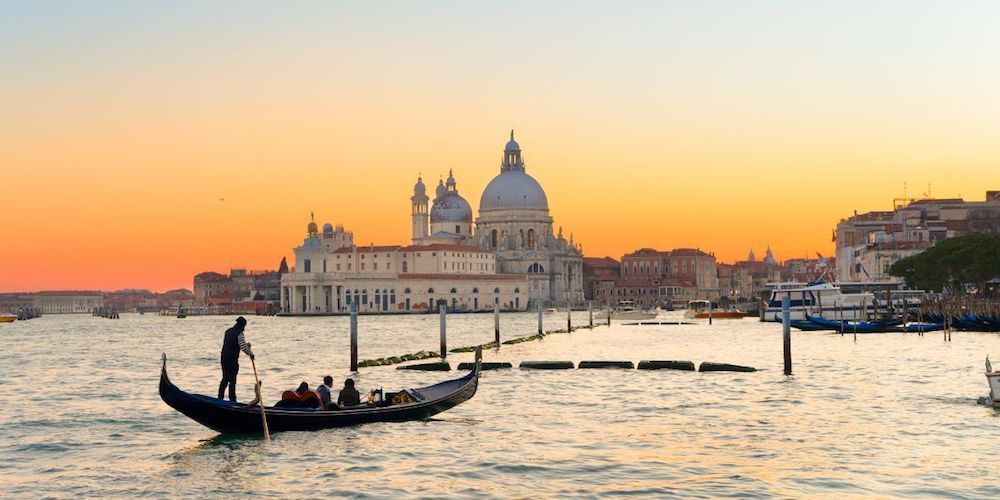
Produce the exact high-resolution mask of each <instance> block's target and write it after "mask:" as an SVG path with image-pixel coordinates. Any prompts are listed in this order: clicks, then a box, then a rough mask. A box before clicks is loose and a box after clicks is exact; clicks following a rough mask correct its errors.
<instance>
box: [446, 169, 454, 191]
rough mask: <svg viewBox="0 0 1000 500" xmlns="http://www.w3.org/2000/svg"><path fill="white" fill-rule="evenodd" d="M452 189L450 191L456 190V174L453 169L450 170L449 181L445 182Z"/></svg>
mask: <svg viewBox="0 0 1000 500" xmlns="http://www.w3.org/2000/svg"><path fill="white" fill-rule="evenodd" d="M445 185H446V186H448V187H449V188H450V189H449V191H454V189H455V174H454V173H452V171H451V170H448V182H446V183H445Z"/></svg>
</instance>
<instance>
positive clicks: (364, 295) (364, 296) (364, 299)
mask: <svg viewBox="0 0 1000 500" xmlns="http://www.w3.org/2000/svg"><path fill="white" fill-rule="evenodd" d="M361 304H362V305H366V304H368V289H367V288H365V289H364V290H361Z"/></svg>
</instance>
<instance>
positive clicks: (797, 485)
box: [0, 313, 1000, 497]
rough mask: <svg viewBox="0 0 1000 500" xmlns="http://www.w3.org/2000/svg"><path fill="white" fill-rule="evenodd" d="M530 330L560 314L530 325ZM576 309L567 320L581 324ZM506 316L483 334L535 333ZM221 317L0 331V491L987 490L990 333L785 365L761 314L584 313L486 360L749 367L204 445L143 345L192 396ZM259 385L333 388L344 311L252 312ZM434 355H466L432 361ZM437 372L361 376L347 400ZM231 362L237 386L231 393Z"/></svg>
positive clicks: (364, 349)
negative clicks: (638, 321)
mask: <svg viewBox="0 0 1000 500" xmlns="http://www.w3.org/2000/svg"><path fill="white" fill-rule="evenodd" d="M546 320H548V321H549V322H550V323H551V324H547V325H546V328H548V329H556V328H561V327H563V326H564V321H565V317H563V316H562V315H558V317H551V316H550V317H546ZM585 320H586V314H585V313H578V314H576V315H574V322H577V323H581V324H582V323H583V322H584V321H585ZM535 321H536V316H535V315H534V314H511V315H505V316H504V317H503V321H502V330H503V333H504V338H505V339H506V338H512V337H514V336H523V335H529V334H532V333H534V330H535V328H536V325H535ZM231 322H232V318H223V317H189V318H187V319H184V320H177V319H175V318H165V317H157V316H138V315H124V316H122V319H120V320H117V321H109V320H104V319H99V318H92V317H90V316H48V317H43V318H39V319H36V320H31V321H27V322H16V323H12V324H7V325H0V336H2V338H3V340H4V355H3V357H2V358H0V374H2V377H0V384H2V385H3V389H4V390H3V394H4V400H3V403H4V404H2V405H0V448H2V456H3V457H4V459H3V460H0V484H2V485H3V487H4V490H3V491H4V492H5V493H6V494H7V495H11V496H29V495H30V496H70V495H76V494H89V495H111V496H121V495H137V494H156V495H171V496H183V495H199V496H205V495H215V494H218V495H228V496H232V495H239V494H251V493H255V494H267V495H274V496H288V495H292V494H299V495H312V496H319V495H358V496H365V495H367V496H401V495H402V496H432V497H446V496H472V495H487V496H522V497H538V496H565V495H581V494H582V495H602V494H646V495H655V496H663V495H700V496H719V495H734V494H735V495H739V496H794V497H802V496H815V495H822V496H835V495H836V496H846V495H852V496H872V495H875V496H884V495H890V496H915V495H922V496H926V495H932V496H934V495H957V496H968V497H991V496H992V497H995V496H997V495H998V494H1000V486H997V483H996V481H995V478H994V476H995V472H994V471H993V469H994V467H993V461H992V457H996V456H997V455H998V454H1000V441H998V439H997V436H998V435H1000V412H997V411H994V410H991V409H987V408H984V407H981V406H978V405H976V404H975V400H976V397H977V396H981V395H983V394H984V393H985V392H986V391H987V387H986V383H985V380H984V377H983V376H982V360H983V358H984V357H985V355H986V354H988V353H989V354H993V355H994V357H1000V336H998V335H996V334H977V333H960V332H959V333H955V335H954V337H953V338H954V340H953V341H952V342H949V343H945V342H943V341H942V339H941V338H940V337H937V336H934V335H931V334H928V335H927V336H925V337H916V336H908V335H904V334H888V335H865V336H858V339H857V341H855V340H854V339H853V337H852V336H850V335H848V336H840V335H833V334H829V333H823V332H806V333H796V334H795V335H794V339H793V357H794V361H795V366H794V369H795V374H794V375H793V376H791V377H785V376H784V375H783V374H782V360H781V337H780V329H779V328H778V327H777V326H776V325H774V324H760V323H757V322H756V321H753V320H737V321H728V322H726V321H718V322H716V324H715V325H713V326H711V327H709V326H707V325H703V324H702V325H692V326H676V325H663V326H641V327H640V326H623V325H619V324H615V325H614V326H613V327H612V328H606V327H600V328H597V329H594V330H592V331H587V330H582V331H577V332H574V333H572V334H553V335H549V336H547V337H546V338H545V339H543V340H542V341H538V342H529V343H524V344H518V345H513V346H503V347H502V349H501V350H500V351H495V350H493V351H489V352H487V353H486V357H487V360H498V361H512V362H515V363H516V362H518V361H521V360H529V359H530V360H572V361H577V362H578V361H581V360H587V359H603V360H630V361H635V362H637V361H639V360H641V359H681V360H692V361H694V362H696V363H699V362H701V361H718V362H730V363H737V364H746V365H753V366H756V367H758V368H761V369H762V371H759V372H757V373H692V372H675V371H652V372H647V371H638V370H572V371H521V370H517V369H514V370H500V371H489V372H485V373H484V374H483V378H482V382H481V384H480V389H479V392H478V394H477V395H476V397H475V398H473V399H472V400H471V401H469V402H467V403H465V404H462V405H460V406H459V407H457V408H454V409H452V410H450V411H448V412H446V413H443V414H441V415H439V416H438V417H436V418H434V419H432V420H429V421H426V422H408V423H399V424H371V425H365V426H359V427H351V428H346V429H331V430H325V431H317V432H289V433H278V434H275V435H274V436H273V441H271V442H264V441H262V440H261V439H260V437H259V436H235V437H228V436H218V435H217V434H215V433H214V432H213V431H211V430H209V429H206V428H203V427H201V426H199V425H198V424H196V423H194V422H193V421H191V420H189V419H187V418H186V417H184V416H182V415H180V414H178V413H176V412H174V411H172V410H170V409H169V408H168V407H166V405H164V404H163V403H162V402H161V401H160V400H159V397H158V395H157V394H156V387H157V380H158V376H159V353H160V352H166V353H167V354H168V356H169V358H170V361H169V364H170V372H171V378H172V379H173V381H174V382H175V383H176V384H178V385H179V386H180V387H181V388H184V389H186V390H190V391H193V392H201V393H207V394H212V393H213V392H214V391H215V388H216V387H217V385H218V377H219V367H218V351H219V348H220V342H221V336H222V332H223V331H224V330H225V328H226V327H228V326H229V325H230V323H231ZM448 327H449V339H448V340H449V345H450V346H452V347H459V346H464V345H471V344H476V343H483V342H488V341H490V340H492V337H493V322H492V316H491V315H489V314H487V315H476V314H467V315H456V316H452V317H449V319H448ZM437 328H438V323H437V317H436V316H433V315H431V316H409V317H363V318H361V331H360V338H361V346H360V354H361V357H362V358H371V357H382V356H387V355H396V354H403V353H407V352H415V351H419V350H436V349H437V343H438V331H437ZM247 337H248V340H249V341H250V342H252V343H253V344H254V350H255V351H256V352H257V353H258V360H257V363H258V369H259V370H260V371H261V377H262V379H263V380H264V389H265V397H266V398H268V399H272V400H273V399H277V396H278V394H279V393H280V391H281V390H283V389H286V388H291V387H294V386H295V385H297V384H298V382H299V381H301V380H306V381H308V382H309V383H310V384H316V383H318V382H319V381H320V380H321V378H322V376H323V375H326V374H330V375H333V376H334V378H335V379H338V383H339V379H342V378H344V377H346V376H348V375H349V373H348V370H347V362H348V359H347V352H348V349H347V320H346V318H295V319H292V318H288V319H285V318H255V317H254V318H250V325H249V327H248V330H247ZM449 358H450V361H451V362H452V363H453V364H455V363H457V362H459V361H467V360H470V359H471V354H467V355H452V356H450V357H449ZM457 374H458V372H451V373H450V374H447V373H433V372H409V371H396V370H394V369H393V368H391V367H378V368H371V369H366V370H364V371H363V372H362V373H361V374H360V375H359V376H356V377H355V378H356V379H358V385H359V388H360V389H361V392H363V393H364V392H366V391H367V389H368V388H371V387H378V386H383V387H385V388H386V389H395V388H399V387H408V386H419V385H426V384H429V383H433V382H436V381H438V380H441V379H442V378H449V377H454V376H457ZM251 380H252V374H251V373H250V367H249V363H244V366H242V372H241V376H240V384H239V395H240V398H241V399H243V400H247V399H250V398H251V397H252V394H251V393H252V382H251Z"/></svg>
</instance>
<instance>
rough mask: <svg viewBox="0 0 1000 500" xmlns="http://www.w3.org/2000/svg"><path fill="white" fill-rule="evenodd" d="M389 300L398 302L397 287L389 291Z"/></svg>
mask: <svg viewBox="0 0 1000 500" xmlns="http://www.w3.org/2000/svg"><path fill="white" fill-rule="evenodd" d="M389 302H390V303H393V304H395V303H396V289H395V288H393V289H392V290H390V291H389Z"/></svg>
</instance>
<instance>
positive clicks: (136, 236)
mask: <svg viewBox="0 0 1000 500" xmlns="http://www.w3.org/2000/svg"><path fill="white" fill-rule="evenodd" d="M705 4H711V3H710V2H690V3H684V2H674V3H669V5H663V3H659V2H657V3H642V2H638V3H635V4H631V6H630V8H629V9H627V10H623V9H622V8H621V7H618V8H616V7H614V6H610V5H591V4H578V3H569V4H565V5H562V7H561V8H557V6H558V5H559V4H554V3H551V4H550V3H547V4H545V5H535V3H532V2H528V3H519V2H513V3H505V4H503V5H488V4H485V3H484V4H481V5H474V4H468V3H447V2H442V3H436V4H433V5H430V6H428V5H418V4H406V3H402V4H389V5H382V6H369V5H365V4H357V5H352V6H349V7H343V6H335V5H329V4H323V3H321V4H304V5H303V4H292V5H287V4H271V5H268V4H264V5H256V4H252V5H250V6H246V7H244V8H243V9H242V10H240V11H238V12H232V11H230V10H227V9H224V8H222V7H221V6H220V7H217V8H216V7H211V6H205V5H201V4H199V3H178V2H171V3H163V4H157V3H153V2H148V3H143V4H141V5H136V4H132V3H127V2H124V3H115V2H108V3H88V4H87V5H82V4H76V3H66V4H60V5H61V8H60V9H55V8H52V7H46V6H40V5H38V4H37V3H34V2H25V3H23V4H19V3H16V2H13V3H5V4H4V5H3V6H2V7H0V43H2V44H3V46H4V47H8V48H10V49H11V50H6V51H3V52H2V53H0V67H2V68H6V70H5V71H4V73H5V76H4V77H3V78H0V109H2V110H3V111H2V113H0V179H2V183H3V184H2V196H0V213H2V214H3V215H2V217H3V225H2V229H3V232H2V236H0V238H2V239H0V241H2V243H0V291H15V290H17V291H20V290H39V289H53V288H100V289H116V288H123V287H141V288H150V289H154V290H165V289H170V288H176V287H185V288H190V287H191V277H192V276H193V275H194V274H195V273H197V272H200V271H203V270H217V271H226V270H227V269H229V268H230V267H249V268H274V267H276V265H277V263H278V261H279V260H280V259H281V257H282V256H288V257H289V259H290V260H291V257H292V252H291V248H292V247H293V246H295V245H297V244H298V243H300V242H301V238H302V237H303V236H304V230H305V225H306V223H307V222H308V216H309V212H310V211H315V212H316V216H317V220H318V221H319V222H320V223H322V222H327V221H329V222H334V223H343V224H344V225H345V226H346V227H347V228H348V230H351V231H354V233H355V241H356V242H358V243H359V244H367V243H369V242H375V243H405V242H406V241H407V240H408V238H409V231H410V221H409V200H408V198H409V196H410V195H411V194H412V193H411V190H412V186H413V183H414V181H415V179H416V176H417V174H418V173H423V175H424V178H425V180H429V181H431V182H433V183H436V181H437V179H438V177H439V175H442V174H444V175H447V171H448V169H449V168H452V169H454V170H455V175H456V178H457V180H458V188H459V192H460V193H461V194H462V195H464V196H465V197H466V198H467V199H468V200H469V201H470V203H472V205H473V208H477V206H478V202H479V195H480V193H481V191H482V189H483V187H484V186H485V185H486V183H487V182H488V181H489V179H490V178H491V177H493V176H494V175H496V174H497V173H498V172H499V163H500V159H501V150H502V148H503V144H504V143H505V142H506V139H507V134H508V130H509V129H510V128H515V129H517V138H518V141H519V142H520V144H521V146H522V147H523V148H524V157H525V162H526V165H527V171H528V173H529V174H531V175H532V176H534V177H535V178H536V179H538V180H539V182H541V184H542V186H543V187H544V188H545V190H546V193H547V195H548V198H549V204H550V207H551V209H552V215H553V217H555V219H556V225H557V226H560V225H561V226H564V228H565V231H566V233H567V235H568V233H569V232H573V233H574V234H575V237H576V241H578V242H581V243H583V245H584V251H585V253H586V254H587V255H589V256H603V255H611V256H614V257H619V256H621V254H622V253H625V252H628V251H632V250H634V249H636V248H639V247H644V246H645V247H656V248H661V249H669V248H673V247H679V246H691V247H700V248H702V249H703V250H707V251H713V252H715V253H716V255H717V256H718V257H719V258H720V260H723V261H732V260H734V259H737V258H743V257H744V256H745V255H746V253H747V251H748V250H749V249H750V248H753V249H754V250H756V251H757V253H758V255H761V254H762V253H763V251H764V248H765V247H766V246H767V245H768V243H770V245H771V246H772V248H773V249H774V251H775V254H776V256H777V257H778V258H779V259H787V258H794V257H805V256H813V255H814V252H816V251H820V252H823V253H824V254H829V253H830V252H831V251H832V244H831V242H830V232H831V229H832V228H833V226H834V225H835V224H836V222H837V220H838V219H840V218H842V217H845V216H848V215H850V214H851V212H852V210H855V209H857V210H859V211H867V210H884V209H888V208H890V206H891V202H892V198H894V197H896V196H901V195H902V194H903V183H904V182H906V183H908V186H909V193H910V194H911V195H917V194H920V193H921V192H923V191H926V190H927V185H928V184H930V185H931V190H932V194H933V195H936V196H942V197H945V196H959V195H961V196H963V197H965V198H967V199H974V200H981V199H982V198H983V196H984V192H985V191H986V190H987V189H1000V168H997V164H998V159H1000V140H998V139H997V138H998V137H1000V93H998V92H997V91H996V89H997V88H1000V66H998V65H996V64H995V53H994V49H995V47H998V46H1000V35H998V33H997V30H995V29H993V28H995V26H997V25H1000V14H998V12H997V11H998V9H996V8H995V7H994V6H993V5H991V4H990V3H988V2H987V3H982V4H978V3H975V2H968V3H962V4H959V5H944V4H943V3H942V4H936V3H920V2H900V3H894V2H885V3H880V4H879V5H878V6H868V5H867V4H865V3H857V4H853V3H850V2H847V3H844V2H836V3H830V4H828V6H827V7H818V6H816V5H808V6H806V5H800V3H799V2H762V3H759V4H756V5H755V6H753V7H751V6H749V5H737V6H735V7H734V6H733V5H732V4H729V3H726V4H725V5H727V6H729V8H727V9H718V8H712V6H711V5H705ZM569 6H573V8H568V7H569ZM862 14H863V15H862ZM223 200H224V201H223Z"/></svg>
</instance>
